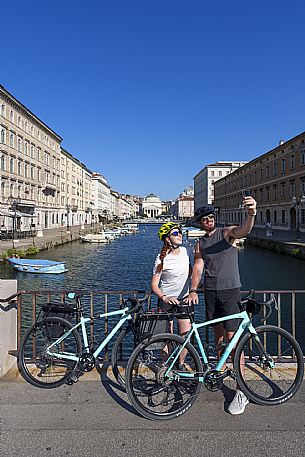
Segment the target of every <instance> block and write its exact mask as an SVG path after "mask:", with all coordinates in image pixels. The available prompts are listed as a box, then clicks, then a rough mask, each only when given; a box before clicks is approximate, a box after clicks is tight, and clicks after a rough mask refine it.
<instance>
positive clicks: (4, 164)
mask: <svg viewBox="0 0 305 457" xmlns="http://www.w3.org/2000/svg"><path fill="white" fill-rule="evenodd" d="M5 162H6V160H5V156H4V155H3V156H1V170H2V171H6V163H5Z"/></svg>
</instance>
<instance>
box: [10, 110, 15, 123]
mask: <svg viewBox="0 0 305 457" xmlns="http://www.w3.org/2000/svg"><path fill="white" fill-rule="evenodd" d="M10 121H11V122H14V112H13V111H11V112H10Z"/></svg>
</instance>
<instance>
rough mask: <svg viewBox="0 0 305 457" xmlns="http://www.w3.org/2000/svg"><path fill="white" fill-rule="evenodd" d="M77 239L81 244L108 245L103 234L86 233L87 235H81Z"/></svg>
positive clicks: (107, 240) (108, 241)
mask: <svg viewBox="0 0 305 457" xmlns="http://www.w3.org/2000/svg"><path fill="white" fill-rule="evenodd" d="M79 239H80V240H81V241H82V242H83V243H110V240H109V239H108V238H107V237H106V235H105V233H88V234H87V235H81V236H80V237H79Z"/></svg>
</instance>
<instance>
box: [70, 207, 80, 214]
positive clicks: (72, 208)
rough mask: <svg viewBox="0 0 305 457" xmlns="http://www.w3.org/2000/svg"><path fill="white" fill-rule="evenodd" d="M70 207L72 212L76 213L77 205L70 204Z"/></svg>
mask: <svg viewBox="0 0 305 457" xmlns="http://www.w3.org/2000/svg"><path fill="white" fill-rule="evenodd" d="M70 209H71V211H72V213H77V210H78V206H77V205H71V206H70Z"/></svg>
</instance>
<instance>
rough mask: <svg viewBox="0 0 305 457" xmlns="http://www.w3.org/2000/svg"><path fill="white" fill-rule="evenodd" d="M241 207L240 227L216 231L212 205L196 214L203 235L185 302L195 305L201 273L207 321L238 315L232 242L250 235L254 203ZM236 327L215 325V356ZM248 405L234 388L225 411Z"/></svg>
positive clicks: (235, 254) (236, 323) (234, 411)
mask: <svg viewBox="0 0 305 457" xmlns="http://www.w3.org/2000/svg"><path fill="white" fill-rule="evenodd" d="M243 205H244V206H245V207H246V208H247V211H248V214H247V217H246V219H245V221H244V223H243V225H239V226H230V227H223V228H216V225H215V209H214V207H213V206H212V205H204V206H202V207H200V208H198V209H197V210H196V211H195V219H196V220H197V221H198V222H200V225H201V227H202V229H203V230H205V231H206V234H205V235H204V236H203V237H202V238H201V239H200V240H199V241H198V242H197V244H196V247H195V261H194V269H193V275H192V285H191V289H190V294H189V297H188V298H187V301H188V302H189V303H194V304H197V303H198V294H197V288H198V285H199V283H200V280H201V277H202V274H204V283H203V284H204V293H205V304H206V311H207V319H208V320H211V319H217V318H220V317H224V316H228V315H230V314H234V313H238V312H239V307H238V302H239V301H240V287H241V283H240V276H239V268H238V250H237V248H236V247H235V246H234V241H235V240H236V239H238V238H243V237H245V236H246V235H247V234H248V233H250V231H251V229H252V227H253V224H254V218H255V215H256V201H255V200H254V199H253V198H252V197H251V196H244V197H243ZM238 326H239V320H238V319H230V320H227V321H225V322H223V323H221V324H215V325H214V333H215V341H216V348H217V351H218V357H219V356H220V354H221V349H223V346H224V344H225V343H227V342H229V341H230V340H231V338H232V337H233V335H234V333H235V331H236V329H237V328H238ZM243 364H244V362H243ZM248 403H249V401H248V399H247V397H246V396H245V395H244V393H243V392H242V391H241V390H240V389H239V388H238V386H237V389H236V393H235V396H234V399H233V401H232V402H231V403H230V406H229V408H228V412H229V413H231V414H241V413H243V412H244V410H245V406H246V405H247V404H248Z"/></svg>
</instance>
